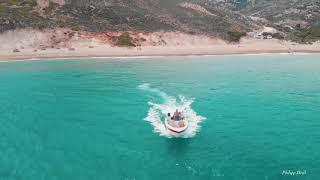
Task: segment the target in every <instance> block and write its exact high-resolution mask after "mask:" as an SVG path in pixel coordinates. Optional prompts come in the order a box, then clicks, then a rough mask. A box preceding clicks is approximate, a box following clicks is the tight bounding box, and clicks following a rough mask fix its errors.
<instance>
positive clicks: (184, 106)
mask: <svg viewBox="0 0 320 180" xmlns="http://www.w3.org/2000/svg"><path fill="white" fill-rule="evenodd" d="M138 88H139V89H141V90H144V91H148V92H151V93H155V94H156V95H158V96H160V97H161V98H162V99H163V100H164V103H163V104H157V103H154V102H149V103H148V104H149V105H150V106H151V107H150V109H149V111H148V115H147V117H146V118H145V120H146V121H149V122H150V123H151V125H152V126H153V128H154V132H156V133H159V134H160V136H165V137H168V138H172V137H182V138H190V137H193V136H194V135H195V134H196V133H197V132H198V131H199V130H200V125H199V123H200V122H201V121H202V120H204V119H205V117H202V116H199V115H197V113H196V112H195V111H194V110H193V109H192V108H191V104H192V103H193V101H194V98H191V99H188V98H185V97H184V96H182V95H180V96H179V98H178V99H177V98H174V97H172V96H169V95H167V94H166V93H165V92H162V91H160V90H159V89H156V88H152V87H151V86H150V84H141V85H140V86H138ZM176 109H178V110H179V111H181V112H182V114H183V115H184V117H185V118H186V119H187V120H188V121H189V127H188V129H186V131H184V132H183V133H179V134H178V133H174V132H172V131H170V130H168V129H167V128H166V127H165V125H164V122H163V121H164V119H165V117H166V115H167V114H168V113H171V114H172V113H173V112H174V111H175V110H176Z"/></svg>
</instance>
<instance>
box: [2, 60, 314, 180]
mask: <svg viewBox="0 0 320 180" xmlns="http://www.w3.org/2000/svg"><path fill="white" fill-rule="evenodd" d="M179 95H180V97H181V98H182V101H180V99H179ZM169 102H173V103H174V105H172V104H170V103H169ZM189 105H190V106H189ZM176 107H185V108H186V109H188V112H189V113H190V117H192V118H193V119H192V120H193V121H194V125H195V126H194V127H193V129H192V131H191V130H190V132H188V133H189V134H186V135H184V136H182V137H178V138H177V137H176V136H171V135H169V134H166V132H165V129H162V128H161V124H159V123H157V122H158V121H157V120H161V118H162V116H161V113H162V111H166V110H168V109H174V108H176ZM153 110H155V111H157V112H158V114H157V115H156V116H155V115H154V114H150V112H153ZM159 118H160V119H159ZM0 124H1V126H0V179H30V180H31V179H32V180H36V179H46V180H49V179H57V180H61V179H70V180H71V179H77V180H81V179H103V180H104V179H112V180H118V179H121V180H122V179H124V180H126V179H128V180H133V179H135V180H140V179H146V180H150V179H153V180H157V179H161V180H163V179H185V180H189V179H190V180H191V179H192V180H193V179H198V180H208V179H228V180H229V179H237V180H238V179H252V180H258V179H312V180H314V179H319V178H320V56H217V57H170V58H144V59H137V58H121V59H90V60H57V61H28V62H14V63H0ZM284 170H290V171H297V170H300V171H306V174H305V175H285V174H282V173H283V171H284Z"/></svg>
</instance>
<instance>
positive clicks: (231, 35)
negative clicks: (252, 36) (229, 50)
mask: <svg viewBox="0 0 320 180" xmlns="http://www.w3.org/2000/svg"><path fill="white" fill-rule="evenodd" d="M246 35H247V33H245V32H237V31H229V32H228V41H230V42H239V41H240V39H241V37H244V36H246Z"/></svg>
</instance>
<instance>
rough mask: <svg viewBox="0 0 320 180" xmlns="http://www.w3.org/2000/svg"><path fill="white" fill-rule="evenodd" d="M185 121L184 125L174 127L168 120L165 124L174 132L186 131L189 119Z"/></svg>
mask: <svg viewBox="0 0 320 180" xmlns="http://www.w3.org/2000/svg"><path fill="white" fill-rule="evenodd" d="M183 121H184V124H185V125H184V126H183V127H173V126H171V125H170V124H169V123H168V120H165V126H166V128H167V129H168V130H170V131H172V132H174V133H182V132H184V131H185V130H186V129H187V128H188V125H189V124H188V121H186V120H183Z"/></svg>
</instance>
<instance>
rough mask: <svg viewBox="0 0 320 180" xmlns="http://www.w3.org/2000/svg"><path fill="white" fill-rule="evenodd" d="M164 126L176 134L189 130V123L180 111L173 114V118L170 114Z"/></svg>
mask: <svg viewBox="0 0 320 180" xmlns="http://www.w3.org/2000/svg"><path fill="white" fill-rule="evenodd" d="M164 124H165V126H166V128H167V129H169V130H170V131H172V132H175V133H181V132H183V131H185V130H186V129H187V128H188V121H187V120H186V119H185V118H184V117H183V115H182V114H181V112H179V111H178V109H177V110H176V112H174V113H173V116H171V114H170V113H168V116H167V118H166V120H165V123H164Z"/></svg>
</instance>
